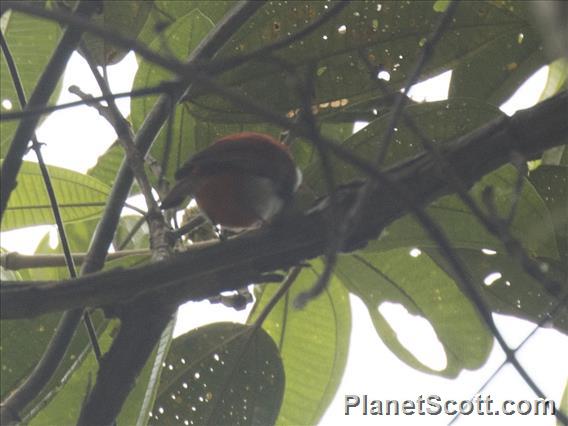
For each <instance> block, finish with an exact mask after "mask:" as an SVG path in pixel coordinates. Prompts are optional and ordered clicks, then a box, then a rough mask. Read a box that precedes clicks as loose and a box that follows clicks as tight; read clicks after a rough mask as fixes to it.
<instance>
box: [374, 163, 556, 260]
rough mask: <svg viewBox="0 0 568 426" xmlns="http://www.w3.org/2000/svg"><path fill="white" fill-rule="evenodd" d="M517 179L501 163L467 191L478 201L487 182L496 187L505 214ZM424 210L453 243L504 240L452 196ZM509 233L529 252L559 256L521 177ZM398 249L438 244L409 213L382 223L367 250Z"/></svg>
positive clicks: (534, 195) (545, 213)
mask: <svg viewBox="0 0 568 426" xmlns="http://www.w3.org/2000/svg"><path fill="white" fill-rule="evenodd" d="M516 180H517V172H516V170H515V168H514V167H513V166H503V167H501V168H500V169H498V170H496V171H494V172H492V173H490V174H488V175H487V176H485V177H484V178H483V179H482V180H481V181H480V182H478V183H477V184H476V185H474V187H473V188H472V190H471V194H472V196H473V198H474V200H475V201H476V202H477V203H480V202H481V201H480V199H481V193H482V191H483V190H484V188H485V187H487V186H491V187H492V188H493V190H494V191H495V204H496V205H497V207H498V209H499V211H500V212H501V213H502V214H503V215H506V214H507V213H508V212H509V210H510V208H511V199H512V198H513V196H512V194H513V193H514V191H515V183H516ZM426 210H427V212H428V213H429V214H430V216H431V217H432V218H433V219H434V220H435V221H436V222H437V223H438V224H440V225H441V226H442V228H443V229H444V231H445V232H446V235H447V237H448V238H449V239H450V241H451V243H452V244H453V246H454V247H456V248H468V249H478V250H481V249H484V248H485V249H491V250H497V251H499V252H504V251H505V248H504V246H503V243H502V242H501V241H500V240H499V239H497V238H496V237H494V236H493V235H492V234H490V233H489V232H488V231H487V230H486V229H485V227H484V226H483V225H482V224H481V223H479V220H478V218H477V217H476V216H475V215H474V214H473V213H472V212H471V211H470V209H469V208H468V207H466V206H465V204H463V202H462V201H461V200H460V199H459V197H458V196H457V195H451V196H446V197H443V198H441V199H439V200H437V201H435V202H433V203H432V204H431V205H430V206H429V207H428V208H427V209H426ZM482 210H484V209H482ZM510 231H511V232H512V234H513V235H514V236H515V237H517V238H519V239H520V241H521V242H522V243H523V245H524V247H525V248H526V249H527V250H528V251H529V254H531V255H533V256H542V257H548V258H551V259H558V249H557V246H556V241H555V239H554V228H553V225H552V220H551V217H550V213H549V210H548V208H547V206H546V204H545V203H544V201H543V199H542V198H541V196H540V195H539V194H538V192H537V191H536V190H535V188H534V187H533V186H532V185H531V183H530V182H529V181H528V180H526V179H525V180H524V185H523V188H522V191H521V194H520V196H519V201H518V204H517V208H516V214H515V217H514V219H513V222H512V224H511V226H510ZM398 247H418V248H421V247H437V243H435V242H434V241H433V240H432V239H431V238H430V236H429V235H428V233H427V232H426V231H425V230H424V229H423V228H422V226H421V225H419V224H418V222H416V220H415V219H414V218H413V217H411V216H405V217H403V218H401V219H399V220H397V221H396V222H394V223H393V224H392V225H390V226H389V227H387V229H386V230H385V232H384V233H383V235H382V236H381V238H380V239H379V240H376V241H371V242H370V243H369V246H368V249H369V250H373V251H379V250H388V249H391V248H398Z"/></svg>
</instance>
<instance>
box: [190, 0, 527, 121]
mask: <svg viewBox="0 0 568 426" xmlns="http://www.w3.org/2000/svg"><path fill="white" fill-rule="evenodd" d="M434 5H435V2H433V1H420V2H412V3H407V2H381V3H376V2H351V3H350V4H349V5H348V6H347V7H346V8H345V9H344V10H343V11H342V13H341V14H339V15H338V16H336V17H334V18H333V19H331V20H330V21H328V22H327V23H326V24H324V25H322V26H321V27H320V28H318V29H317V30H316V31H314V32H313V33H311V34H310V35H308V36H307V37H305V38H303V39H301V40H298V41H296V42H295V43H293V44H291V45H290V46H288V47H286V48H284V49H280V50H278V51H275V52H272V53H271V54H272V55H273V56H275V57H277V58H278V59H281V60H284V61H286V62H287V64H288V66H289V68H288V69H289V70H290V72H285V71H283V70H282V67H281V66H280V65H279V64H278V63H276V62H274V61H272V62H271V61H270V60H269V58H268V59H267V58H263V60H254V61H249V62H247V63H246V64H243V65H241V66H239V67H238V68H235V69H231V70H230V71H227V72H225V73H224V74H223V75H222V76H221V77H220V83H222V84H223V85H225V86H228V87H231V88H235V89H238V90H240V91H241V92H242V93H243V94H246V95H247V96H249V97H250V98H252V99H254V100H258V101H262V102H263V103H264V104H265V105H266V107H267V108H270V109H271V110H273V111H275V112H277V113H280V114H288V113H290V112H292V111H294V110H296V109H297V108H298V107H299V105H301V103H300V98H301V94H300V93H298V90H296V89H295V88H294V85H293V84H292V83H291V81H292V82H293V81H294V80H298V78H302V77H303V76H304V73H305V72H306V70H307V69H308V68H307V66H308V65H312V64H314V65H316V69H317V71H318V72H317V73H316V76H315V99H314V101H313V102H314V104H315V105H318V106H319V108H318V110H319V111H318V113H323V112H325V111H328V110H329V109H330V108H331V109H335V110H338V111H340V110H342V109H343V108H345V109H346V108H349V106H351V105H353V104H356V103H358V102H361V101H364V100H369V99H381V98H382V97H383V94H382V93H381V91H380V90H379V88H378V87H377V84H376V81H375V78H374V75H371V73H370V71H369V69H368V67H367V66H366V64H365V62H364V61H363V60H362V59H361V55H362V54H364V55H365V56H366V59H367V60H368V61H369V62H371V63H372V64H373V65H374V66H375V67H377V68H381V69H383V70H384V71H386V72H388V73H389V81H388V85H389V88H390V89H391V90H392V91H394V92H396V91H397V90H398V89H400V88H401V86H402V85H403V84H404V82H405V81H406V79H407V77H408V74H409V73H410V72H411V70H412V69H413V68H414V64H415V62H416V58H417V57H419V55H420V54H421V53H422V48H423V46H424V44H425V42H426V40H427V39H428V37H430V36H431V35H432V33H433V31H434V29H435V26H436V24H437V21H438V20H439V19H440V17H441V14H440V13H439V12H437V11H436V10H435V9H434ZM329 7H330V6H329V4H326V3H324V2H302V3H292V4H290V3H286V2H269V3H267V4H266V5H265V7H263V8H262V9H261V10H260V11H259V12H258V13H257V14H256V15H255V16H253V17H252V18H251V19H250V20H249V21H247V23H246V25H245V26H244V27H243V28H242V29H241V30H240V31H239V32H238V33H237V34H235V36H234V37H233V38H232V39H231V40H230V41H229V43H227V45H226V46H225V47H224V48H223V49H222V50H221V51H220V52H219V55H218V57H232V56H234V55H238V54H242V53H246V52H250V51H252V50H254V49H256V48H259V47H262V46H266V45H268V44H270V43H273V42H275V41H277V40H281V39H282V38H284V37H286V36H287V35H289V34H293V33H295V32H297V31H299V30H301V29H302V28H303V27H305V26H306V25H307V24H309V23H311V22H313V21H314V20H315V19H316V18H318V17H320V16H321V15H322V14H323V13H324V12H325V11H326V10H328V8H329ZM526 25H527V24H526V21H525V20H524V18H522V17H519V16H517V15H516V14H515V13H514V12H511V11H510V10H508V9H507V8H505V7H499V6H498V5H496V4H495V3H493V2H483V3H481V2H461V3H460V5H459V7H458V8H457V12H456V14H455V17H454V19H453V20H452V24H451V25H450V27H449V28H448V29H447V30H446V32H445V33H444V34H443V35H442V37H441V39H440V41H439V43H438V44H437V45H436V49H435V54H434V55H432V57H431V58H430V60H429V61H427V63H426V65H425V67H424V70H423V72H422V73H421V75H420V77H419V80H424V79H426V78H429V77H432V76H434V75H437V74H440V73H441V72H444V71H447V70H449V69H452V68H454V67H456V66H459V65H460V64H461V63H468V62H469V61H470V58H471V57H472V56H473V55H475V54H476V53H477V52H483V51H484V49H485V47H486V46H487V45H489V44H490V43H491V42H492V41H494V40H496V39H500V38H502V37H505V36H506V35H508V34H510V32H511V31H512V28H515V29H516V28H519V27H523V26H526ZM373 74H374V73H373ZM267 91H268V92H267ZM334 105H335V107H334ZM192 112H194V113H195V115H196V116H199V117H202V118H204V119H206V120H211V121H224V122H227V121H231V122H257V121H259V118H258V117H255V116H253V115H251V114H248V113H246V112H243V111H242V108H241V107H240V106H238V105H233V104H231V103H230V102H228V101H226V100H224V99H221V97H219V96H216V95H213V94H202V95H201V96H200V94H199V93H196V94H195V96H194V97H193V98H192Z"/></svg>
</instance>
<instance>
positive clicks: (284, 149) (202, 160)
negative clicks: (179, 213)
mask: <svg viewBox="0 0 568 426" xmlns="http://www.w3.org/2000/svg"><path fill="white" fill-rule="evenodd" d="M174 177H175V179H176V182H175V185H174V186H173V188H172V189H171V190H170V191H169V192H168V193H167V194H166V196H165V197H164V198H163V199H162V202H161V205H160V207H161V208H162V209H171V208H175V207H179V206H181V205H182V204H183V203H184V201H186V200H188V198H194V199H195V201H196V203H197V206H198V207H199V208H200V210H201V211H202V212H203V213H204V214H205V216H207V218H208V219H209V220H210V221H211V222H212V223H213V224H215V225H219V226H220V227H221V228H222V229H227V230H230V231H242V230H248V229H254V228H258V227H260V226H262V225H264V224H267V223H270V222H271V220H272V219H273V218H274V217H275V216H276V215H278V213H280V212H281V211H282V210H283V209H284V208H285V207H286V206H287V205H289V204H290V202H291V201H292V200H293V198H294V194H295V192H296V191H297V190H298V187H299V186H300V184H301V182H302V173H301V171H300V169H299V168H298V167H297V166H296V164H295V162H294V159H293V157H292V155H291V153H290V150H289V147H288V146H287V145H284V144H283V143H281V142H279V141H278V140H276V139H275V138H273V137H272V136H270V135H267V134H264V133H257V132H240V133H235V134H230V135H227V136H224V137H222V138H220V139H217V140H216V141H215V142H213V144H211V145H210V146H209V147H207V148H205V149H204V150H202V151H200V152H198V153H197V154H195V155H193V156H192V157H190V158H189V159H188V160H187V161H186V162H185V163H184V164H183V165H182V166H181V167H180V168H179V169H178V170H177V171H176V173H175V175H174Z"/></svg>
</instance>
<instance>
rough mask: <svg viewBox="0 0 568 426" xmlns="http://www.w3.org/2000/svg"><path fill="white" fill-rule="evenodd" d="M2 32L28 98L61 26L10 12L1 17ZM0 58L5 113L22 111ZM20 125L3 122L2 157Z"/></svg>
mask: <svg viewBox="0 0 568 426" xmlns="http://www.w3.org/2000/svg"><path fill="white" fill-rule="evenodd" d="M0 29H1V30H2V34H3V35H4V37H5V38H6V42H7V44H8V47H9V48H10V52H11V53H12V56H13V57H14V61H15V62H16V66H17V68H18V74H19V76H20V80H21V83H22V86H23V87H24V91H25V93H26V96H29V95H30V94H31V92H32V91H33V89H34V87H35V84H36V82H37V80H38V78H39V76H40V75H41V73H42V72H43V69H44V67H45V66H46V64H47V62H48V61H49V58H50V57H51V53H52V52H53V49H54V48H55V46H56V45H57V42H58V40H59V34H60V32H61V30H60V28H59V25H58V24H57V23H55V22H52V21H48V20H45V19H38V18H34V17H31V16H28V15H24V14H21V13H17V12H13V11H11V10H8V11H6V12H5V13H4V14H3V15H2V18H1V20H0ZM0 56H1V58H0V75H1V76H2V78H0V101H1V102H2V106H1V108H2V111H3V112H4V111H8V110H14V111H16V110H20V109H21V108H20V102H19V100H18V97H17V95H16V90H15V89H14V85H13V83H12V79H11V78H10V72H9V71H8V65H7V63H6V60H5V58H4V55H0ZM58 92H59V91H58V90H56V92H55V93H54V94H53V97H52V98H53V99H55V98H57V93H58ZM8 105H11V108H7V106H8ZM17 125H18V122H17V121H1V122H0V158H4V156H5V155H6V152H7V151H8V147H9V144H10V142H11V141H12V136H13V135H14V132H15V131H16V127H17Z"/></svg>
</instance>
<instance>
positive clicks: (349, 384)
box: [2, 54, 568, 426]
mask: <svg viewBox="0 0 568 426" xmlns="http://www.w3.org/2000/svg"><path fill="white" fill-rule="evenodd" d="M135 67H136V60H135V58H134V55H132V54H129V55H128V56H127V57H126V58H125V60H124V61H122V62H121V63H120V64H118V65H116V66H113V67H110V69H109V75H110V83H111V87H112V89H113V91H117V92H123V91H128V90H129V89H130V87H131V84H132V79H133V76H134V69H135ZM546 75H547V69H546V68H543V69H541V70H539V71H538V72H537V73H536V74H535V75H534V76H533V77H531V79H530V80H529V81H527V83H526V84H525V85H524V86H523V87H522V88H521V89H520V90H519V91H518V93H517V94H515V95H514V96H513V97H512V98H511V99H510V100H509V101H508V102H506V103H505V104H504V105H503V108H502V109H503V111H505V112H506V113H507V114H512V113H514V111H515V110H518V109H522V108H526V107H529V106H531V105H533V104H534V103H536V102H537V101H538V98H539V95H540V92H541V90H542V88H543V87H544V82H545V78H546ZM87 76H90V71H89V69H88V67H87V65H86V64H85V63H84V61H83V60H82V58H81V57H80V56H78V55H74V56H73V57H72V60H71V61H70V63H69V67H68V72H67V73H66V75H65V78H64V83H63V88H64V90H63V91H62V94H61V99H60V101H59V102H60V103H63V102H68V101H73V100H76V97H75V96H74V95H71V94H69V93H68V92H67V91H66V90H65V89H66V88H67V87H69V86H70V85H71V84H76V85H78V86H79V87H80V88H81V89H82V90H83V91H84V92H86V93H91V94H98V93H99V91H98V89H97V86H96V83H94V82H93V80H92V79H90V78H87ZM449 78H450V73H449V72H448V73H444V74H442V75H441V76H438V77H436V78H434V79H431V80H430V81H427V82H423V83H421V84H419V85H416V86H415V87H414V88H413V89H412V90H411V92H410V95H411V96H412V97H413V98H414V99H415V100H417V101H422V100H429V101H434V100H441V99H445V98H446V96H447V88H448V84H449ZM73 79H76V80H73ZM119 106H120V108H121V109H122V111H123V113H124V114H125V115H128V113H129V101H128V100H126V99H125V100H122V101H119ZM362 125H363V124H360V125H359V126H358V127H361V126H362ZM62 128H64V129H65V131H64V132H62V131H61V129H62ZM38 137H39V140H40V141H41V142H44V143H46V144H47V146H45V147H44V149H43V153H44V156H45V159H46V161H47V162H48V163H49V164H53V165H57V166H61V167H67V168H70V169H74V170H77V171H80V172H85V171H86V170H87V169H88V168H90V167H92V166H93V165H94V163H95V161H96V159H97V157H98V156H99V155H100V154H102V153H103V152H104V151H105V150H106V149H107V148H108V146H109V145H110V144H111V143H112V142H113V141H114V138H115V135H114V132H113V130H112V128H111V127H110V126H109V125H108V124H107V123H106V122H105V120H104V119H101V118H100V117H99V116H98V113H97V112H96V111H94V110H93V109H92V108H89V107H79V108H75V109H71V110H64V111H61V112H56V113H54V114H51V115H50V116H49V118H48V119H47V120H46V121H45V122H44V123H43V125H42V126H41V127H40V128H39V129H38ZM29 159H30V160H31V161H34V158H33V156H29ZM50 228H51V227H45V226H44V227H36V228H33V229H28V230H21V231H12V232H5V233H2V247H4V248H5V249H8V250H13V251H18V252H20V253H30V254H31V253H33V251H34V250H35V246H36V245H37V242H38V241H39V239H41V238H42V236H43V235H44V234H45V232H46V230H49V229H50ZM351 303H352V308H353V310H352V312H353V330H352V337H351V345H350V352H349V359H348V365H347V370H346V372H345V375H344V378H343V381H342V383H341V386H340V388H339V390H338V391H337V394H336V398H335V400H334V401H333V403H332V404H331V406H330V407H329V409H328V411H327V413H326V415H325V416H324V417H323V419H322V421H321V423H320V424H321V425H340V424H345V423H346V421H347V420H348V422H349V424H350V425H371V424H378V423H380V424H381V425H408V424H414V423H416V422H420V424H421V425H422V424H424V425H440V424H447V423H448V421H449V420H450V417H442V416H427V417H426V416H420V417H418V416H408V417H406V416H388V417H386V416H363V415H361V414H360V412H357V411H354V415H352V416H350V417H348V418H347V417H344V415H343V412H344V404H345V395H359V396H362V395H363V394H367V395H368V397H369V399H382V400H393V399H399V400H407V399H409V400H416V399H417V398H418V396H419V395H423V396H428V395H439V396H441V397H442V398H445V399H456V400H461V399H469V398H471V397H472V396H473V395H474V394H475V393H476V391H477V389H478V388H479V387H480V386H481V385H482V384H483V383H484V381H485V380H486V379H487V377H489V376H490V375H491V374H492V373H493V372H494V371H495V369H496V368H497V367H498V366H499V365H500V364H501V362H502V360H503V359H504V357H503V353H502V352H501V350H500V349H498V347H497V345H495V349H494V350H493V352H492V354H491V357H490V359H489V361H488V362H487V364H486V365H485V366H484V367H483V368H481V369H479V370H477V371H472V372H470V371H468V372H465V373H462V374H461V375H460V376H459V377H458V378H457V379H456V380H447V379H442V378H439V377H435V376H431V375H428V374H423V373H420V372H418V371H416V370H414V369H412V368H410V367H408V366H406V365H405V364H403V363H402V362H401V361H399V360H398V358H396V357H395V356H394V355H393V354H392V353H391V352H390V351H389V350H388V349H387V348H386V347H385V345H384V344H383V343H382V341H381V340H380V339H378V338H377V335H376V332H375V330H374V328H373V326H372V324H371V321H370V319H369V315H368V313H367V310H366V308H365V306H364V305H363V303H362V302H361V301H360V300H359V299H358V298H357V297H351ZM379 309H380V311H381V313H382V314H383V315H384V316H385V317H386V318H387V319H389V322H390V323H391V325H392V326H393V328H395V330H396V331H397V335H398V336H399V338H400V340H401V341H402V342H403V344H404V345H405V346H407V347H408V348H409V349H410V350H411V351H412V352H413V353H414V354H415V355H416V356H417V357H418V358H419V359H420V360H422V361H423V362H424V363H426V364H428V365H430V366H433V367H438V368H440V367H443V366H444V363H445V357H444V354H443V351H442V349H441V345H440V343H439V342H438V340H437V338H436V336H435V334H434V332H433V329H432V327H431V326H430V325H429V323H428V322H427V321H425V320H423V319H422V318H420V317H416V316H412V315H410V314H409V313H408V312H407V311H406V310H405V308H403V307H402V306H401V305H397V304H392V303H384V304H382V305H381V306H380V308H379ZM245 318H246V313H243V312H240V313H237V312H234V311H232V310H230V309H227V308H222V307H219V306H212V305H210V304H209V303H208V302H203V303H197V304H196V303H188V304H186V305H184V306H182V307H181V308H180V315H179V322H178V324H177V326H176V331H175V333H176V335H179V334H181V333H183V332H185V331H187V330H189V329H192V328H194V327H196V326H198V325H202V324H204V323H208V322H214V321H227V320H234V321H243V320H244V319H245ZM495 319H496V322H497V325H498V326H499V328H500V330H501V331H502V332H503V334H504V336H505V338H506V339H507V341H508V342H509V343H510V344H512V345H515V344H518V343H519V342H520V341H521V340H522V339H523V338H524V337H525V336H526V335H527V334H528V333H530V332H531V331H532V329H533V325H532V324H530V323H528V322H526V321H522V320H519V319H515V318H510V317H505V316H499V315H496V316H495ZM567 355H568V337H566V336H564V335H562V334H560V333H558V332H556V331H554V330H550V329H541V330H539V331H538V332H537V333H536V334H535V335H534V336H533V337H532V338H531V340H530V341H529V343H528V344H527V345H526V346H524V347H523V348H522V349H521V350H520V351H519V352H518V356H519V358H520V361H521V363H522V364H523V365H524V366H525V368H526V369H527V371H528V372H529V373H530V374H531V375H532V376H533V378H534V379H535V380H536V382H537V384H538V385H539V386H541V388H542V389H543V390H544V392H545V393H546V394H547V395H549V397H550V398H553V399H555V400H556V401H559V400H560V397H561V395H562V392H563V389H564V386H565V384H566V379H567V378H568V363H567V362H566V359H567ZM482 394H483V395H485V396H487V395H491V396H492V397H493V398H494V399H495V400H496V401H503V400H505V399H511V400H517V401H518V400H521V399H527V400H531V401H532V400H534V398H535V397H534V395H533V394H532V391H530V389H529V388H528V386H527V385H526V384H525V383H524V381H523V380H522V379H521V378H520V377H519V376H518V375H517V374H516V372H515V371H514V370H513V369H512V368H511V367H509V366H507V367H506V368H505V369H504V370H502V371H501V372H500V373H499V374H498V376H497V378H496V379H494V380H493V381H492V382H491V383H490V384H489V386H488V388H487V389H486V390H485V391H484V392H483V393H482ZM480 420H483V422H484V423H483V424H489V425H513V424H514V425H531V426H532V425H551V426H552V425H554V424H555V420H554V418H553V417H549V418H544V417H537V418H535V417H534V416H519V415H516V416H511V417H503V416H500V417H487V416H484V417H483V418H482V419H480V418H479V417H477V416H468V417H462V418H461V420H460V421H458V422H457V424H460V425H461V424H463V425H475V424H479V421H480Z"/></svg>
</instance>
